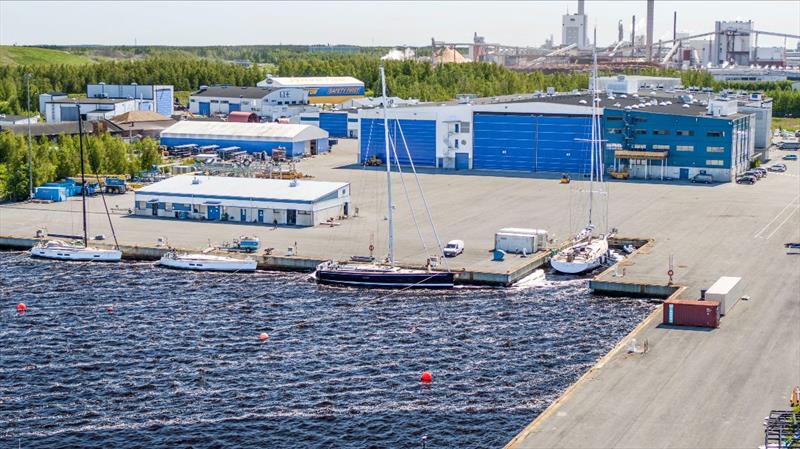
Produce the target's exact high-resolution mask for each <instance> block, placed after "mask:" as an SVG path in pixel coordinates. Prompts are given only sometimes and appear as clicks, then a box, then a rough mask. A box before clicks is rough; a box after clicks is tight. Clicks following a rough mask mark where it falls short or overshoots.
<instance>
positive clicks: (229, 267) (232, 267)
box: [158, 257, 256, 273]
mask: <svg viewBox="0 0 800 449" xmlns="http://www.w3.org/2000/svg"><path fill="white" fill-rule="evenodd" d="M158 264H159V265H160V266H162V267H166V268H173V269H176V270H191V271H223V272H239V273H242V272H252V271H256V261H255V260H230V261H228V260H197V259H181V258H168V257H163V258H161V260H160V261H159V262H158Z"/></svg>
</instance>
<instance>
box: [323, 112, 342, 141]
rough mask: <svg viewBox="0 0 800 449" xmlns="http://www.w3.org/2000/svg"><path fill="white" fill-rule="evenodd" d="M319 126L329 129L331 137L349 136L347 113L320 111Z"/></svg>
mask: <svg viewBox="0 0 800 449" xmlns="http://www.w3.org/2000/svg"><path fill="white" fill-rule="evenodd" d="M319 127H320V128H322V129H324V130H325V131H328V135H330V137H347V113H346V112H320V113H319Z"/></svg>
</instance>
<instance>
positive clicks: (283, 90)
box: [189, 86, 308, 121]
mask: <svg viewBox="0 0 800 449" xmlns="http://www.w3.org/2000/svg"><path fill="white" fill-rule="evenodd" d="M307 105H308V92H307V91H306V90H304V89H300V88H296V87H238V86H200V89H199V90H198V91H197V92H194V93H192V94H191V95H190V96H189V111H190V112H191V113H192V114H197V115H204V116H212V115H217V114H219V115H228V114H230V113H231V112H237V111H243V112H255V113H256V114H258V116H259V117H262V118H263V119H265V120H267V121H275V120H277V119H278V118H281V117H292V116H294V115H297V114H299V113H300V112H302V111H304V110H306V109H307Z"/></svg>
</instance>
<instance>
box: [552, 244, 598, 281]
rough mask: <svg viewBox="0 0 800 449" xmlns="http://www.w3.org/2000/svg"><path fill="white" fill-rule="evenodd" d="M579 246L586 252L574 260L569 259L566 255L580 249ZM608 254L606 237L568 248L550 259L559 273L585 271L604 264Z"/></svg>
mask: <svg viewBox="0 0 800 449" xmlns="http://www.w3.org/2000/svg"><path fill="white" fill-rule="evenodd" d="M578 248H583V252H584V254H582V255H578V256H576V257H575V258H574V259H573V260H567V258H566V257H565V255H566V254H569V253H570V252H571V251H573V252H576V251H578ZM587 253H588V254H587ZM607 254H608V241H607V240H605V239H601V240H595V241H593V242H591V243H581V244H578V245H574V246H571V247H569V248H567V249H566V250H564V251H562V252H561V253H559V254H557V255H556V256H554V257H553V258H551V259H550V266H551V267H553V269H555V270H556V271H558V272H559V273H564V274H580V273H585V272H587V271H592V270H594V269H595V268H597V267H599V266H600V265H602V264H603V262H604V261H605V259H606V256H607Z"/></svg>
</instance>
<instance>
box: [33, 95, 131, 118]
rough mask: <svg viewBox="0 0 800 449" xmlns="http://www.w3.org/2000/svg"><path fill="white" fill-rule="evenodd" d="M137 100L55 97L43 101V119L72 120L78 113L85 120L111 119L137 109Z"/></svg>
mask: <svg viewBox="0 0 800 449" xmlns="http://www.w3.org/2000/svg"><path fill="white" fill-rule="evenodd" d="M139 102H140V101H139V100H126V99H114V98H66V97H62V98H57V99H51V100H49V101H46V102H45V107H44V111H42V113H43V114H44V119H45V121H47V123H61V122H74V121H77V120H78V107H80V114H81V115H82V116H84V118H85V119H86V120H102V119H109V120H110V119H112V118H114V117H116V116H118V115H122V114H124V113H126V112H131V111H138V110H139Z"/></svg>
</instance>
